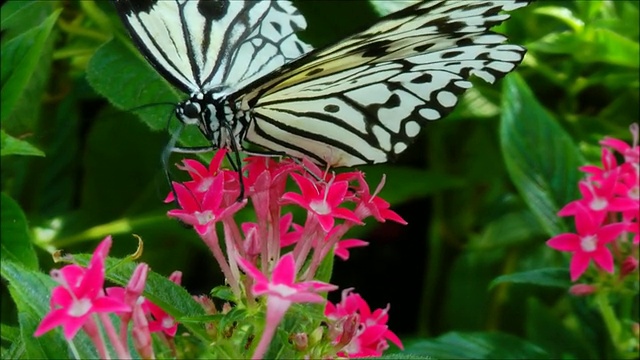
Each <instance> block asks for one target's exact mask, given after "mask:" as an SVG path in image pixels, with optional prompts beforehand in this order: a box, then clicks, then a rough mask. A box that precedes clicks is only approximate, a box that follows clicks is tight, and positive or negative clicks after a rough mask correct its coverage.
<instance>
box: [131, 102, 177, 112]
mask: <svg viewBox="0 0 640 360" xmlns="http://www.w3.org/2000/svg"><path fill="white" fill-rule="evenodd" d="M160 105H168V106H171V107H174V108H175V107H176V103H172V102H164V101H163V102H157V103H151V104H144V105H140V106H136V107H132V108H128V109H123V110H124V111H128V112H133V111H137V110H142V109H146V108H150V107H154V106H160Z"/></svg>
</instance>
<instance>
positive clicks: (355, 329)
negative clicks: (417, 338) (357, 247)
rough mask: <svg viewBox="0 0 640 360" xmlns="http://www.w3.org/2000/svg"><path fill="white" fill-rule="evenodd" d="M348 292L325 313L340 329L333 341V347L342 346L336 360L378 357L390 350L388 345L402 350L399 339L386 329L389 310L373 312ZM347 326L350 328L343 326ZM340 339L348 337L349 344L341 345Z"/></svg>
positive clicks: (356, 295) (357, 296) (328, 304)
mask: <svg viewBox="0 0 640 360" xmlns="http://www.w3.org/2000/svg"><path fill="white" fill-rule="evenodd" d="M351 291H352V289H345V290H344V291H343V292H342V300H341V301H340V302H339V303H337V304H335V305H334V304H332V303H331V302H327V306H326V308H325V311H324V313H325V315H326V316H327V318H328V319H329V320H330V321H332V323H333V324H340V325H341V327H342V328H343V331H342V332H340V331H338V333H337V334H336V335H337V336H336V338H335V340H334V344H340V345H341V348H340V349H338V350H339V351H338V356H348V357H364V356H381V355H382V353H383V352H384V351H385V350H386V349H388V348H389V344H388V342H387V341H391V342H392V343H394V344H395V345H396V346H398V347H399V348H400V349H403V346H402V342H401V341H400V339H399V338H398V336H396V334H394V333H393V332H392V331H391V330H389V328H388V326H387V321H388V320H389V315H388V312H389V306H387V308H385V309H376V310H374V311H373V312H372V311H371V309H370V308H369V305H368V304H367V303H366V301H364V299H362V297H361V296H360V295H359V294H356V293H352V292H351ZM345 319H346V321H345ZM349 324H351V326H344V325H349ZM343 336H348V337H350V338H351V340H350V341H349V342H348V343H346V344H344V341H343V339H342V337H343Z"/></svg>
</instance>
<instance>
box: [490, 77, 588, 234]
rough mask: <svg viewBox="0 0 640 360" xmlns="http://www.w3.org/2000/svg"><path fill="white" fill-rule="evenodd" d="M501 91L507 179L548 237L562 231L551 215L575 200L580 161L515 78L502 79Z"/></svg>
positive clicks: (573, 147)
mask: <svg viewBox="0 0 640 360" xmlns="http://www.w3.org/2000/svg"><path fill="white" fill-rule="evenodd" d="M504 93H505V95H504V98H503V109H504V111H503V113H502V118H501V123H500V142H501V146H502V152H503V155H504V160H505V163H506V165H507V170H508V172H509V176H510V177H511V180H512V181H513V183H514V185H515V186H516V188H517V189H518V191H519V193H520V195H521V196H522V198H523V199H524V201H525V202H526V203H527V205H528V206H529V208H530V209H531V211H532V212H533V214H534V215H535V216H536V218H537V219H538V222H539V223H540V225H541V226H542V227H543V229H544V230H545V231H546V232H547V234H548V235H550V236H553V235H555V234H559V233H562V232H566V231H567V230H566V226H565V224H564V223H563V222H562V220H561V219H560V218H559V217H558V216H557V215H556V214H557V212H558V210H560V206H563V205H564V204H567V203H568V202H570V201H572V200H574V199H576V198H578V190H577V189H578V181H579V180H580V178H581V176H580V173H579V172H578V166H580V165H582V164H584V163H585V160H584V159H583V157H582V155H581V154H580V152H579V151H578V149H577V147H576V145H575V144H574V143H573V141H572V139H571V138H570V137H569V135H568V134H567V133H566V132H565V131H564V130H563V129H562V128H561V127H560V126H559V125H558V124H557V123H556V121H554V120H553V118H552V117H551V116H550V115H549V114H548V113H547V112H546V111H545V109H544V108H543V107H542V105H540V104H539V103H538V101H537V100H536V99H535V97H534V96H533V94H532V93H531V90H530V89H529V88H528V87H527V85H526V84H525V83H524V81H523V80H522V79H521V78H520V77H519V76H518V75H517V74H512V75H511V76H508V77H507V78H506V79H505V80H504Z"/></svg>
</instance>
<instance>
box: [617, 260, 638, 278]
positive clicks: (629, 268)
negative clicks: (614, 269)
mask: <svg viewBox="0 0 640 360" xmlns="http://www.w3.org/2000/svg"><path fill="white" fill-rule="evenodd" d="M637 269H638V259H636V258H634V257H633V256H631V255H629V256H628V257H627V258H626V259H624V261H623V262H622V267H621V268H620V277H621V278H623V277H625V276H627V275H629V274H631V273H632V272H634V271H636V270H637Z"/></svg>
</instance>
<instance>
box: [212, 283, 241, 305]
mask: <svg viewBox="0 0 640 360" xmlns="http://www.w3.org/2000/svg"><path fill="white" fill-rule="evenodd" d="M211 296H212V297H214V298H218V299H221V300H225V301H232V302H234V303H236V302H238V299H236V297H235V295H233V291H231V289H230V288H229V287H228V286H226V285H220V286H216V287H214V288H213V289H212V290H211Z"/></svg>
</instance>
